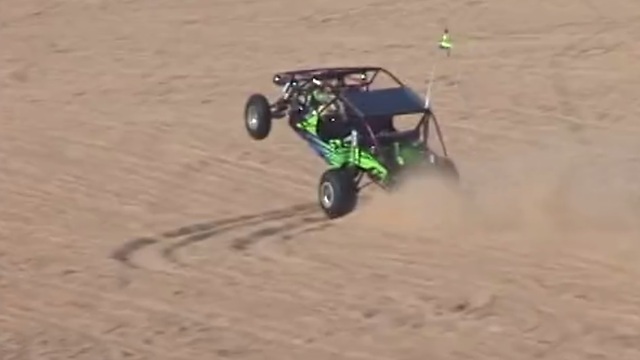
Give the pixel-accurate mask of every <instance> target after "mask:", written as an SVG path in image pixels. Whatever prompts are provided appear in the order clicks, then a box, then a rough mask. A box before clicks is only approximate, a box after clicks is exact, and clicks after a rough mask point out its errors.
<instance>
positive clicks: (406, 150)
mask: <svg viewBox="0 0 640 360" xmlns="http://www.w3.org/2000/svg"><path fill="white" fill-rule="evenodd" d="M319 121H320V114H319V113H318V111H317V110H315V109H314V110H313V111H311V112H310V113H309V114H308V115H307V116H306V117H305V118H304V119H303V120H302V121H300V122H298V123H297V124H296V126H297V127H298V128H299V129H301V130H303V131H305V132H307V133H309V134H311V135H313V136H315V137H316V138H317V137H318V130H317V128H318V122H319ZM318 141H319V142H320V146H321V147H322V148H323V149H324V150H325V151H326V153H325V156H324V157H325V160H326V161H327V162H328V163H329V165H330V167H332V168H340V167H356V168H358V169H361V170H363V171H365V172H367V173H370V174H371V175H373V176H375V177H376V178H378V179H380V180H382V181H387V180H388V177H389V175H390V170H389V169H388V168H387V167H386V166H385V165H384V164H383V163H382V162H381V161H380V160H379V159H378V158H377V157H376V156H375V155H374V154H372V153H371V151H370V150H369V149H367V148H363V147H357V146H354V145H353V144H352V143H351V141H349V140H347V139H334V140H330V141H329V142H324V141H321V140H318ZM393 151H394V154H395V157H396V161H397V162H398V164H399V165H401V166H410V165H412V164H415V163H418V162H420V161H422V160H423V159H424V152H423V150H422V147H421V144H404V143H396V144H394V145H393Z"/></svg>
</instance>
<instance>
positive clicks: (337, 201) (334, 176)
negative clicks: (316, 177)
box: [318, 169, 358, 219]
mask: <svg viewBox="0 0 640 360" xmlns="http://www.w3.org/2000/svg"><path fill="white" fill-rule="evenodd" d="M357 198H358V189H357V186H356V182H355V179H354V177H353V172H352V171H349V170H347V169H329V170H327V171H325V172H324V174H322V177H321V179H320V184H319V185H318V202H319V204H320V207H321V208H322V210H323V211H324V213H325V214H326V215H327V216H328V217H329V218H331V219H333V218H338V217H341V216H344V215H346V214H348V213H349V212H351V211H352V210H353V209H354V208H355V205H356V202H357Z"/></svg>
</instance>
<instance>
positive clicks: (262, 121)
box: [244, 94, 272, 140]
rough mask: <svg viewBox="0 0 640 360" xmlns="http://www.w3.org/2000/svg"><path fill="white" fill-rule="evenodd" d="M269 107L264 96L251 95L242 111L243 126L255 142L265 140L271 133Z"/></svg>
mask: <svg viewBox="0 0 640 360" xmlns="http://www.w3.org/2000/svg"><path fill="white" fill-rule="evenodd" d="M271 118H272V116H271V106H270V105H269V101H268V100H267V98H266V97H265V96H264V95H261V94H253V95H251V96H250V97H249V99H248V100H247V103H246V105H245V109H244V125H245V128H246V129H247V132H248V133H249V136H251V137H252V138H254V139H255V140H262V139H264V138H266V137H267V136H268V135H269V133H270V132H271Z"/></svg>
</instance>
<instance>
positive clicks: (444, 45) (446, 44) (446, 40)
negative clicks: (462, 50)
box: [438, 29, 453, 56]
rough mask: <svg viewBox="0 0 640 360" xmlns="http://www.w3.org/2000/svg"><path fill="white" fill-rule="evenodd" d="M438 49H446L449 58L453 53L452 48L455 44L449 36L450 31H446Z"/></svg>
mask: <svg viewBox="0 0 640 360" xmlns="http://www.w3.org/2000/svg"><path fill="white" fill-rule="evenodd" d="M438 47H440V49H444V50H446V51H447V56H449V54H450V52H451V48H452V47H453V43H451V36H450V35H449V29H444V33H443V34H442V37H441V38H440V42H439V43H438Z"/></svg>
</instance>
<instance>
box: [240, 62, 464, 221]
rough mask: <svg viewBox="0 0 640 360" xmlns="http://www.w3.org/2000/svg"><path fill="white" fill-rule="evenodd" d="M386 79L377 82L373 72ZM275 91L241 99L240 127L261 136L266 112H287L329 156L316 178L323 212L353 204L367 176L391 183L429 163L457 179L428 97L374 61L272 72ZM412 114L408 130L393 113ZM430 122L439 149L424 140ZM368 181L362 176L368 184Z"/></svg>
mask: <svg viewBox="0 0 640 360" xmlns="http://www.w3.org/2000/svg"><path fill="white" fill-rule="evenodd" d="M380 74H382V75H383V76H384V75H386V77H387V80H389V79H390V80H391V85H386V86H381V87H378V86H377V85H378V84H379V82H376V80H377V79H378V78H379V75H380ZM273 83H274V84H275V85H276V86H278V87H280V88H281V91H282V94H281V95H280V96H279V97H278V98H277V99H276V100H275V101H273V102H269V100H268V99H267V98H266V97H265V96H264V95H262V94H253V95H251V96H250V97H249V98H248V100H247V102H246V104H245V113H244V115H245V127H246V130H247V132H248V133H249V135H250V136H251V137H252V138H253V139H255V140H262V139H265V138H266V137H267V136H268V135H269V133H270V131H271V126H272V120H273V119H282V118H288V123H289V125H290V126H291V128H292V129H293V130H294V131H295V132H296V133H297V134H298V135H299V136H300V137H301V138H302V139H304V140H305V141H306V142H307V143H308V144H309V146H310V147H311V148H312V149H313V150H314V151H315V152H316V153H317V154H318V155H319V156H320V157H321V158H322V159H323V160H324V161H325V162H326V163H327V164H328V166H329V169H328V170H326V171H325V172H324V174H322V176H321V179H320V182H319V186H318V200H319V204H320V206H321V208H322V209H323V210H324V212H325V214H326V215H327V216H328V217H329V218H336V217H340V216H343V215H346V214H347V213H349V212H350V211H352V210H353V208H354V207H355V205H356V202H357V197H358V192H359V191H360V189H362V188H363V187H364V186H360V183H361V182H362V179H363V178H364V177H365V176H366V177H367V178H368V179H369V180H370V182H369V184H371V183H374V184H377V185H379V186H381V187H382V188H384V189H387V190H391V189H394V188H395V187H396V186H398V184H399V183H401V179H402V178H404V176H405V174H409V173H414V172H415V170H427V171H431V170H435V172H436V173H438V174H441V175H445V176H446V177H447V178H450V179H453V180H454V181H457V180H458V177H459V175H458V171H457V169H456V166H455V164H454V163H453V161H452V160H451V159H450V158H449V157H448V155H447V149H446V147H445V144H444V141H443V138H442V133H441V130H440V126H439V125H438V122H437V119H436V117H435V115H434V113H433V112H432V111H431V107H430V106H429V105H428V102H426V101H425V100H428V99H423V98H421V97H420V96H419V95H417V93H416V92H414V91H413V90H412V89H411V88H410V87H408V86H406V85H405V84H403V83H402V82H401V81H400V80H399V79H398V78H397V77H396V76H395V75H393V74H392V73H390V72H389V71H387V70H386V69H384V68H381V67H333V68H319V69H308V70H295V71H287V72H281V73H277V74H275V75H274V77H273ZM404 115H416V116H419V119H418V121H417V124H416V125H415V126H414V127H412V128H410V129H408V130H398V129H396V125H397V124H396V123H395V122H394V120H396V121H397V118H398V117H400V116H404ZM431 124H433V125H434V127H435V130H436V134H437V138H438V140H439V142H440V145H441V149H442V154H438V153H436V152H434V151H433V150H432V149H431V147H430V144H429V135H430V134H429V133H430V125H431ZM367 185H368V184H367Z"/></svg>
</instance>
